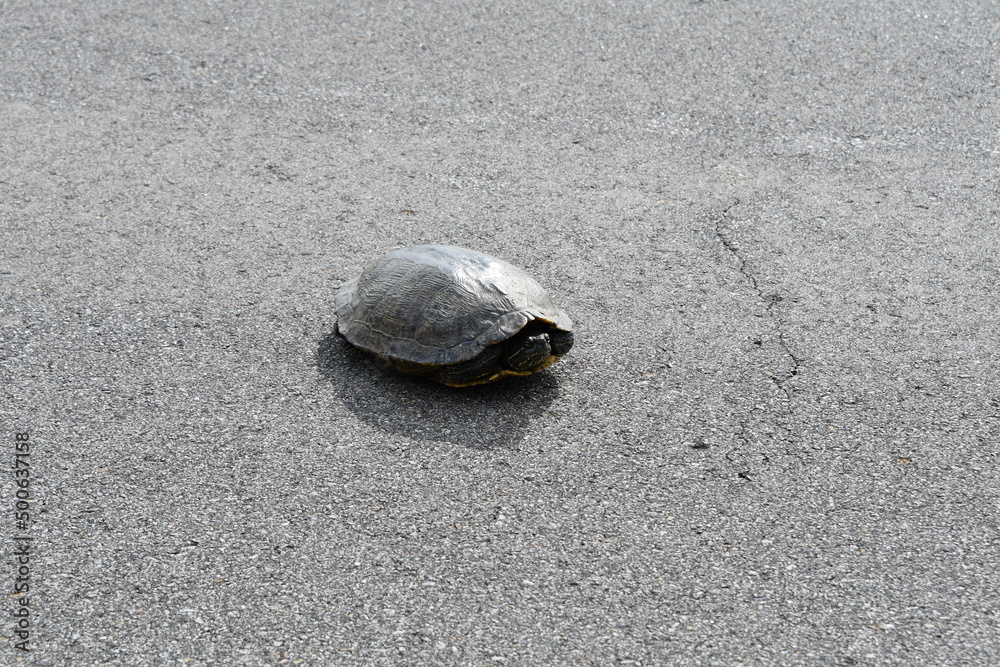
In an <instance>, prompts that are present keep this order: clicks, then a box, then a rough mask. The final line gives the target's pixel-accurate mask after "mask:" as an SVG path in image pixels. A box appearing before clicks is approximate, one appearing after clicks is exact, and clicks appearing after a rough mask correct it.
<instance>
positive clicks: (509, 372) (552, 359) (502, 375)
mask: <svg viewBox="0 0 1000 667" xmlns="http://www.w3.org/2000/svg"><path fill="white" fill-rule="evenodd" d="M557 361H559V357H557V356H556V355H554V354H550V355H549V358H548V359H546V360H545V363H544V364H542V365H541V366H539V367H538V368H536V369H534V370H531V371H512V370H509V369H507V368H505V369H503V370H502V371H500V372H499V373H494V374H493V375H491V376H489V377H488V378H485V379H483V380H476V381H474V382H460V383H459V382H441V384H444V385H447V386H449V387H474V386H476V385H477V384H489V383H490V382H494V381H496V380H499V379H500V378H506V377H515V376H521V377H523V376H525V375H533V374H535V373H537V372H538V371H540V370H543V369H546V368H548V367H549V366H551V365H552V364H554V363H556V362H557ZM439 382H440V380H439Z"/></svg>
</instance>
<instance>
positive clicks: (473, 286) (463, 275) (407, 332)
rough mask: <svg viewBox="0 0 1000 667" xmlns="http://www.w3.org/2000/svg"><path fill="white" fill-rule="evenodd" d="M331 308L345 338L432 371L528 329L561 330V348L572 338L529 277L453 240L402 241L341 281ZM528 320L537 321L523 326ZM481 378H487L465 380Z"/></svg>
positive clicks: (387, 358)
mask: <svg viewBox="0 0 1000 667" xmlns="http://www.w3.org/2000/svg"><path fill="white" fill-rule="evenodd" d="M336 308H337V319H338V329H339V331H340V333H341V335H343V336H344V337H345V338H346V339H347V340H348V342H350V343H351V344H353V345H355V346H356V347H359V348H360V349H362V350H365V351H367V352H369V353H371V354H372V355H374V356H375V357H376V358H377V359H379V360H381V361H382V362H384V363H386V364H387V365H391V366H393V367H394V368H397V369H398V370H402V371H404V372H422V373H424V374H427V375H428V376H429V377H432V378H434V368H436V367H440V366H448V365H454V364H460V363H463V362H470V363H473V360H476V359H477V358H480V355H481V353H483V351H484V350H485V349H486V348H487V347H489V346H491V345H495V344H498V343H501V342H504V341H507V340H508V339H511V338H512V337H515V336H522V337H524V336H527V333H526V332H527V331H528V329H531V330H532V331H533V332H534V333H535V336H536V337H537V336H538V335H539V332H543V333H545V336H547V337H548V336H561V340H563V341H564V344H563V345H562V348H565V350H568V349H569V348H568V345H572V335H571V334H570V330H571V328H572V322H571V321H570V319H569V317H568V316H566V314H565V313H564V312H563V311H561V310H560V309H559V308H558V307H556V305H555V303H553V301H552V299H551V298H550V297H549V295H548V294H547V293H546V292H545V290H544V289H543V288H542V287H541V286H540V285H539V284H538V283H537V282H536V281H535V280H534V279H533V278H531V276H529V275H528V274H526V273H525V272H524V271H522V270H521V269H518V268H516V267H514V266H512V265H510V264H508V263H506V262H504V261H502V260H499V259H496V258H495V257H491V256H489V255H486V254H483V253H480V252H476V251H473V250H467V249H465V248H458V247H455V246H415V247H412V248H403V249H401V250H397V251H395V252H391V253H389V254H387V255H385V256H383V257H381V258H379V259H377V260H375V261H374V262H372V263H371V264H370V265H368V266H367V267H366V268H365V269H364V270H363V271H362V273H361V275H360V276H358V277H357V278H355V279H352V280H349V281H347V282H346V283H344V284H343V285H342V286H341V287H340V289H339V290H338V292H337V297H336ZM532 321H537V323H538V324H535V325H532V327H529V328H526V325H528V324H529V323H530V322H532ZM535 329H537V330H538V331H535ZM522 330H523V331H522ZM566 340H568V341H569V342H568V344H567V343H565V341H566ZM564 353H565V351H562V352H560V355H561V354H564ZM487 357H489V358H490V359H492V358H494V357H497V354H496V353H495V352H492V353H489V354H487V355H486V356H483V357H481V359H482V361H481V362H479V363H480V364H481V365H482V367H477V369H476V372H478V373H480V374H482V375H483V377H485V376H487V375H490V374H491V371H490V369H489V368H487V366H486V364H487ZM557 358H558V356H551V357H550V358H549V359H547V360H546V362H545V364H539V369H540V368H542V367H544V366H545V365H548V364H551V363H552V362H553V361H555V360H556V359H557ZM490 363H492V362H490ZM452 371H454V368H453V369H452ZM470 372H471V371H470ZM528 372H534V370H530V371H516V370H503V369H499V370H497V372H496V374H495V375H496V377H502V376H504V375H524V374H528ZM454 375H455V373H454V372H452V373H450V375H449V378H450V377H451V376H454ZM434 379H438V378H434ZM490 379H495V377H491V378H490ZM439 381H442V382H445V380H441V379H439ZM482 381H489V380H488V379H487V380H482V379H479V380H476V381H475V382H469V384H476V383H478V382H482ZM446 383H447V384H452V382H451V381H447V382H446Z"/></svg>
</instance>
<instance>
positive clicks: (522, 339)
mask: <svg viewBox="0 0 1000 667" xmlns="http://www.w3.org/2000/svg"><path fill="white" fill-rule="evenodd" d="M571 347H573V334H572V333H571V332H569V331H562V330H560V329H555V328H553V327H550V326H545V323H543V322H532V323H531V324H529V325H528V326H526V327H524V328H523V329H521V331H519V332H518V333H517V334H516V335H515V336H512V337H511V338H509V339H508V340H507V341H506V342H505V343H504V344H503V355H502V357H501V359H502V363H503V365H504V367H505V368H508V369H510V370H512V371H517V372H521V373H524V372H527V373H533V372H535V371H538V370H541V369H543V368H545V367H546V366H548V365H550V364H551V363H552V362H554V361H555V357H561V356H563V355H564V354H566V353H567V352H569V350H570V348H571Z"/></svg>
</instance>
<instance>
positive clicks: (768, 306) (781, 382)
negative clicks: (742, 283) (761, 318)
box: [714, 198, 802, 412]
mask: <svg viewBox="0 0 1000 667" xmlns="http://www.w3.org/2000/svg"><path fill="white" fill-rule="evenodd" d="M739 205H740V200H739V199H737V198H733V199H732V200H731V201H730V202H729V204H728V205H727V206H726V207H725V208H724V209H722V213H721V214H720V215H719V217H717V218H716V219H715V224H714V227H715V238H717V239H718V240H719V243H720V244H722V247H723V248H724V249H725V250H726V252H728V253H729V254H730V255H732V256H733V258H734V259H735V260H736V261H737V262H738V263H739V266H738V267H737V268H738V270H739V272H740V275H742V276H743V277H744V279H745V280H746V281H747V283H749V285H750V287H751V288H752V289H753V291H754V292H755V293H756V294H757V297H758V298H759V299H760V300H761V302H762V303H764V310H765V312H766V313H767V317H768V319H770V320H771V321H772V322H773V323H774V328H775V330H776V331H777V332H778V346H779V347H780V348H781V351H782V352H783V353H784V355H785V356H786V357H787V358H788V359H790V360H791V368H790V369H789V370H788V371H787V372H786V373H784V374H782V375H775V374H769V375H768V377H770V378H771V382H773V383H774V384H775V386H776V387H778V389H780V390H781V391H782V393H783V394H784V395H785V399H786V400H787V402H788V404H789V408H788V411H789V412H791V400H792V390H791V388H790V387H788V386H787V382H788V381H789V380H791V379H792V378H793V377H796V376H797V375H798V374H799V370H800V369H801V368H802V359H800V358H799V357H798V356H796V354H795V352H794V351H793V350H792V347H791V345H789V344H788V337H787V334H786V333H785V329H784V323H783V322H782V321H781V318H780V317H778V315H777V314H776V313H775V312H774V310H773V309H774V306H775V305H776V304H778V303H780V302H781V301H782V297H781V296H779V295H777V294H765V293H764V290H762V289H761V287H760V284H759V283H758V281H757V276H755V275H754V274H753V272H752V271H751V270H750V268H749V267H748V265H747V258H746V256H745V255H744V254H743V253H742V252H740V249H739V246H737V245H736V244H735V243H733V241H732V239H731V238H730V236H729V231H728V230H727V229H726V221H727V220H728V219H729V217H730V212H731V211H732V210H733V209H734V208H736V207H737V206H739Z"/></svg>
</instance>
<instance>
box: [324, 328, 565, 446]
mask: <svg viewBox="0 0 1000 667" xmlns="http://www.w3.org/2000/svg"><path fill="white" fill-rule="evenodd" d="M316 363H317V366H318V367H319V370H320V373H322V374H323V376H324V377H325V378H326V379H328V380H329V381H330V383H331V385H332V386H333V388H334V390H335V391H336V393H337V395H338V396H339V398H340V400H341V401H343V403H344V405H345V406H346V407H347V408H348V409H349V410H350V411H351V412H353V413H354V414H355V415H357V416H358V417H359V418H360V419H361V421H363V422H365V423H366V424H368V425H370V426H373V427H375V428H377V429H379V430H380V431H383V432H386V433H393V434H397V435H403V436H406V437H407V438H411V439H414V440H436V441H447V442H451V443H454V444H457V445H464V446H466V447H472V448H474V449H490V448H495V447H509V446H514V445H516V444H517V443H519V442H520V441H521V439H522V438H523V437H524V433H525V431H526V429H527V428H528V427H529V426H530V425H531V424H532V423H533V422H534V421H535V420H536V419H538V418H539V417H540V416H541V415H542V414H544V412H545V411H546V409H547V408H548V406H549V405H550V404H551V403H552V401H553V400H554V399H555V398H556V397H557V396H558V395H559V383H558V381H557V380H556V376H555V375H554V374H552V373H551V372H550V371H547V370H546V371H542V372H541V373H537V374H535V375H531V376H528V377H524V378H508V379H506V380H504V381H501V382H493V383H490V384H486V385H480V386H475V387H463V388H460V389H456V388H452V387H446V386H443V385H439V384H437V383H435V382H431V381H429V380H424V379H421V378H414V377H408V376H405V375H400V374H399V373H395V372H392V371H388V370H384V369H382V368H380V367H379V366H378V365H376V364H375V362H374V361H372V360H371V358H370V357H368V356H367V355H366V354H364V353H362V352H361V351H359V350H357V349H356V348H354V347H352V346H351V345H349V344H348V343H347V342H346V341H345V340H344V339H343V338H341V337H340V336H338V335H337V334H335V333H331V334H330V335H329V336H327V337H326V338H324V339H323V340H321V341H320V343H319V346H318V348H317V350H316Z"/></svg>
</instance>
